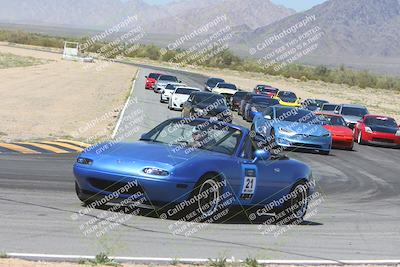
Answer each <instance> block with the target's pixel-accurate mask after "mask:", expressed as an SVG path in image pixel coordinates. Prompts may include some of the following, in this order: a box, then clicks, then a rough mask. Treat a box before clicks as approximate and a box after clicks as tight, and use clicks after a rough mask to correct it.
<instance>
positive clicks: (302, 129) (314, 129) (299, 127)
mask: <svg viewBox="0 0 400 267" xmlns="http://www.w3.org/2000/svg"><path fill="white" fill-rule="evenodd" d="M275 126H276V127H279V128H285V129H289V130H292V131H293V132H295V133H296V134H304V135H312V136H323V135H326V134H328V133H329V131H328V130H327V129H325V128H324V127H322V126H321V125H317V124H310V123H299V122H290V121H280V122H278V123H277V124H276V125H275ZM278 130H279V129H278Z"/></svg>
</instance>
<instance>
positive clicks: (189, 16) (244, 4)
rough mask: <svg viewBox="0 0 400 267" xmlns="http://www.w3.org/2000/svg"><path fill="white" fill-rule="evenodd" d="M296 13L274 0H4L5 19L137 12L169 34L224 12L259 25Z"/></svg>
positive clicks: (93, 23)
mask: <svg viewBox="0 0 400 267" xmlns="http://www.w3.org/2000/svg"><path fill="white" fill-rule="evenodd" d="M294 13H295V12H294V11H293V10H291V9H288V8H285V7H282V6H278V5H275V4H273V3H272V2H270V1H269V0H246V1H242V0H185V1H176V2H173V3H169V4H166V5H158V6H157V5H149V4H147V3H146V2H144V1H142V0H124V1H122V0H12V1H10V0H0V22H2V23H18V24H36V25H44V26H65V27H75V28H85V29H105V28H107V27H111V26H113V25H114V24H117V23H119V22H120V21H121V20H123V18H125V17H127V16H135V15H136V16H138V22H137V23H138V24H141V25H143V26H144V27H145V29H146V32H149V33H164V34H182V33H187V32H190V31H192V30H194V29H196V28H197V27H200V26H202V25H205V24H207V23H208V22H209V21H211V20H213V19H215V18H216V17H218V16H221V15H226V16H227V18H228V22H227V23H226V24H227V25H229V26H233V27H238V26H240V27H241V28H242V29H245V28H246V27H248V28H249V29H255V28H257V27H260V26H265V25H268V24H270V23H272V22H274V21H277V20H279V19H282V18H284V17H287V16H289V15H292V14H294Z"/></svg>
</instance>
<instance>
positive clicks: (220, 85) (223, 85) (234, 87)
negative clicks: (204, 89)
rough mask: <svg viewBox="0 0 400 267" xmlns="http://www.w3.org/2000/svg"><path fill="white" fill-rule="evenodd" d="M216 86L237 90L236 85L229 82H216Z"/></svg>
mask: <svg viewBox="0 0 400 267" xmlns="http://www.w3.org/2000/svg"><path fill="white" fill-rule="evenodd" d="M218 88H226V89H232V90H237V88H236V85H234V84H231V83H220V84H218Z"/></svg>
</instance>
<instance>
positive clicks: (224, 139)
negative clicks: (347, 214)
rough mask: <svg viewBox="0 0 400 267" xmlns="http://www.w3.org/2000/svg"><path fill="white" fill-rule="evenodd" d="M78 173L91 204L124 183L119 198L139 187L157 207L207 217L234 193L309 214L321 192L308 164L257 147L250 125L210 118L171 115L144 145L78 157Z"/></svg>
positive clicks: (235, 202)
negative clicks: (315, 193) (193, 210)
mask: <svg viewBox="0 0 400 267" xmlns="http://www.w3.org/2000/svg"><path fill="white" fill-rule="evenodd" d="M74 174H75V177H76V193H77V195H78V197H79V199H80V200H81V201H83V202H84V203H85V204H90V203H93V202H94V201H98V200H99V199H100V198H105V197H107V196H110V195H111V194H112V193H113V192H115V191H118V190H119V189H121V188H124V190H122V191H121V190H120V191H118V194H114V196H116V197H117V198H118V201H121V199H127V198H129V197H131V196H132V195H134V194H137V193H138V192H139V193H143V195H144V196H145V198H146V204H148V205H152V206H153V207H155V208H159V207H171V206H174V205H175V206H176V205H180V207H182V206H183V207H188V206H189V204H194V205H195V206H198V207H199V208H200V210H201V211H202V212H203V213H205V214H211V213H213V212H215V211H216V210H217V208H218V205H219V204H221V203H222V202H223V201H224V199H223V196H230V198H231V201H230V202H229V206H241V207H242V208H252V207H262V206H264V205H270V204H271V203H276V205H275V206H274V208H276V210H281V209H284V208H287V207H288V206H294V205H295V206H296V207H297V208H296V209H292V210H291V212H292V213H293V214H294V216H295V217H296V218H300V219H302V218H303V217H304V215H305V213H306V210H307V197H308V196H309V195H310V194H311V191H312V190H313V188H312V186H309V184H310V181H311V180H312V174H311V170H310V168H309V167H308V166H307V165H306V164H304V163H302V162H299V161H296V160H292V159H289V158H287V157H282V156H280V157H278V156H274V155H271V154H270V152H268V151H266V150H259V149H257V145H256V144H255V142H254V140H253V139H252V137H251V134H250V131H249V130H248V129H247V128H244V127H240V126H237V125H232V124H228V123H224V122H218V121H209V120H206V119H186V118H175V119H169V120H167V121H165V122H163V123H161V124H160V125H158V126H157V127H155V128H154V129H152V130H151V131H149V132H148V133H146V134H144V135H142V137H141V139H140V140H139V141H137V142H132V143H117V142H112V141H111V142H106V143H101V144H98V145H95V146H92V147H90V148H89V149H87V150H85V151H84V152H83V153H81V154H80V155H79V156H78V158H77V161H76V163H75V164H74ZM127 185H130V186H127ZM128 187H129V188H128ZM293 192H297V193H298V194H296V197H293V198H291V199H290V200H288V199H286V198H285V201H280V200H282V198H284V196H285V195H289V194H291V193H293ZM195 196H200V197H195ZM191 200H193V201H191ZM182 203H183V204H184V205H182ZM274 210H275V209H274ZM275 212H276V211H275ZM169 215H171V214H169Z"/></svg>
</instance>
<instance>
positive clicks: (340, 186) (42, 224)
mask: <svg viewBox="0 0 400 267" xmlns="http://www.w3.org/2000/svg"><path fill="white" fill-rule="evenodd" d="M141 67H142V68H141V70H140V72H139V76H138V79H137V81H136V84H135V88H134V96H133V99H134V98H135V97H136V98H137V100H138V103H137V104H132V105H128V107H127V108H126V110H125V113H124V118H122V123H121V127H120V130H119V131H118V132H117V138H121V139H128V140H135V139H137V138H138V137H139V136H140V134H141V133H143V132H144V131H146V130H149V129H151V128H152V127H154V126H155V125H157V124H158V123H160V122H161V121H163V120H165V119H167V118H172V117H177V116H180V113H179V112H173V111H169V110H168V109H167V107H166V105H165V104H160V103H159V95H156V94H154V93H152V92H151V91H145V90H144V75H146V74H147V73H149V72H150V71H152V69H150V67H146V66H141ZM162 71H163V72H166V70H162ZM170 72H171V73H175V72H174V71H170ZM177 75H178V76H179V77H180V78H181V79H182V81H183V82H185V83H187V84H189V85H192V86H199V87H201V88H202V87H203V84H204V81H205V79H206V77H203V76H201V75H197V74H190V73H185V72H178V73H177ZM132 118H137V119H138V120H137V121H135V122H134V123H133V124H129V123H130V122H131V121H132ZM235 122H237V123H242V121H241V120H240V119H238V118H235ZM129 129H134V130H132V131H129ZM128 133H129V134H128ZM289 155H290V156H291V157H293V158H296V159H300V160H302V161H304V162H306V163H308V164H309V165H310V166H311V167H312V168H313V172H314V176H315V178H316V180H317V183H318V190H319V192H321V194H322V196H323V201H322V203H321V204H320V205H318V206H317V208H316V213H315V215H313V216H312V217H311V218H310V219H309V220H308V221H307V223H306V224H303V225H297V226H296V225H294V226H292V227H278V229H281V230H282V231H284V232H282V233H281V234H279V235H277V236H275V234H274V233H276V232H270V233H266V234H262V232H261V230H260V229H259V225H260V224H261V223H262V222H263V220H264V219H263V218H260V220H258V221H254V222H252V223H249V222H244V221H243V222H242V221H228V222H226V223H222V224H208V225H204V227H202V228H201V229H200V230H199V231H198V232H197V233H194V234H193V235H190V236H189V237H186V236H182V235H173V234H172V233H171V230H170V229H171V225H173V224H174V221H169V220H160V219H156V218H152V217H146V216H131V217H127V218H126V219H123V220H121V223H119V224H115V225H114V226H113V229H112V231H109V232H108V234H106V235H103V236H101V237H96V235H95V233H91V234H90V233H89V234H88V233H87V232H86V235H85V233H84V231H85V229H87V228H85V227H86V226H85V225H88V223H89V221H90V220H94V221H96V220H97V219H96V218H103V217H104V214H103V212H104V211H102V210H95V211H91V212H90V213H89V214H88V215H84V216H80V215H78V214H77V213H78V212H79V211H80V210H82V209H83V208H84V207H82V206H81V205H80V202H79V201H78V200H77V198H76V196H75V193H74V177H73V175H72V168H71V167H72V164H73V162H74V156H73V155H62V154H61V155H4V154H0V215H1V216H0V251H4V252H14V253H43V254H63V255H65V254H68V255H96V254H98V253H99V252H102V251H106V252H108V253H110V254H112V255H115V256H129V257H169V258H210V257H220V256H226V257H232V256H233V257H235V258H236V259H244V258H246V257H248V256H251V257H257V258H259V259H296V260H301V259H308V260H339V259H347V260H359V259H363V260H377V259H398V258H400V224H399V222H400V196H399V192H400V164H399V163H400V160H399V158H400V157H399V156H400V150H398V149H388V148H381V147H372V146H358V145H356V146H355V151H353V152H349V151H342V150H334V151H333V152H332V154H331V155H330V156H321V155H318V154H313V153H300V152H289ZM105 215H106V216H107V217H106V218H103V219H102V220H101V222H104V221H106V222H108V221H110V220H111V221H112V220H114V221H116V220H118V219H119V218H118V217H115V215H118V214H117V213H108V212H106V213H105ZM96 216H97V217H96ZM121 216H122V215H121ZM107 220H108V221H107ZM92 222H93V221H92ZM98 224H101V223H100V222H98Z"/></svg>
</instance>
